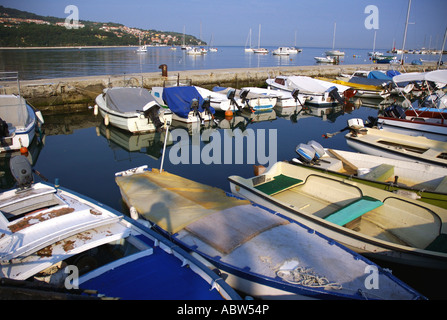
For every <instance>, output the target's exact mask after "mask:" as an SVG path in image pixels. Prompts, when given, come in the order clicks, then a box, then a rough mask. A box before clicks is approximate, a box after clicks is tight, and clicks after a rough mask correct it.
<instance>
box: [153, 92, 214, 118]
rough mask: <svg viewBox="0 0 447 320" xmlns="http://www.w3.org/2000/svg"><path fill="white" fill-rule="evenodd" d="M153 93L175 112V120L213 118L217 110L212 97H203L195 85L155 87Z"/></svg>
mask: <svg viewBox="0 0 447 320" xmlns="http://www.w3.org/2000/svg"><path fill="white" fill-rule="evenodd" d="M151 93H152V95H153V96H154V97H155V99H156V101H157V102H159V103H160V104H161V105H162V106H165V107H167V108H169V109H170V110H171V111H172V112H173V115H172V119H173V120H177V121H180V122H187V123H191V122H202V121H211V120H213V117H214V113H215V110H214V108H213V107H212V106H211V102H210V99H209V98H208V97H206V98H203V97H202V96H201V95H200V93H199V91H198V90H197V88H195V87H194V86H177V87H166V88H164V87H153V88H152V90H151Z"/></svg>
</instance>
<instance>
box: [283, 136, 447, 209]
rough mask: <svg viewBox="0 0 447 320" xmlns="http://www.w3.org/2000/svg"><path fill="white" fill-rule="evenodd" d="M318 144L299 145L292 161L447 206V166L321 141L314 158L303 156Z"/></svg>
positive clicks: (319, 170) (440, 205)
mask: <svg viewBox="0 0 447 320" xmlns="http://www.w3.org/2000/svg"><path fill="white" fill-rule="evenodd" d="M314 144H316V142H315V141H310V142H309V143H308V144H304V145H303V144H300V145H298V147H297V154H298V155H299V157H298V158H294V159H292V161H291V162H290V163H292V164H296V165H303V166H307V167H308V168H311V169H314V170H316V171H318V172H327V173H330V174H333V175H335V176H338V177H342V178H344V179H351V180H352V181H355V182H360V183H364V184H368V185H371V186H374V187H376V188H380V189H384V190H387V191H390V192H394V193H397V194H401V195H406V196H408V197H411V198H413V199H419V200H420V201H423V202H426V203H431V204H434V205H436V206H439V207H442V208H445V209H447V168H442V167H439V166H433V165H429V164H423V163H417V162H413V161H406V160H399V159H392V158H388V157H384V156H375V155H369V154H364V153H358V152H350V151H345V150H334V149H324V148H323V147H322V146H321V145H319V144H318V146H317V148H318V152H315V156H313V155H312V156H313V158H312V159H306V158H305V157H304V156H301V154H300V153H302V152H305V151H306V146H307V147H311V146H312V145H314ZM303 149H304V150H303ZM311 151H312V149H311Z"/></svg>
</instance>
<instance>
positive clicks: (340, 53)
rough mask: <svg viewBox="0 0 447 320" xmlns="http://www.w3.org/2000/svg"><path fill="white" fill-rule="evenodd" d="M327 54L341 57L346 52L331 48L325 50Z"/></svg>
mask: <svg viewBox="0 0 447 320" xmlns="http://www.w3.org/2000/svg"><path fill="white" fill-rule="evenodd" d="M325 53H326V55H327V56H333V57H334V56H335V57H341V56H344V55H345V53H344V52H343V51H340V50H329V51H326V52H325Z"/></svg>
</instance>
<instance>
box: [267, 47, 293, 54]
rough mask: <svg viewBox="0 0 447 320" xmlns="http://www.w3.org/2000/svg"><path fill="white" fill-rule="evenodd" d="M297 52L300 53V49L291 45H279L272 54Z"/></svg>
mask: <svg viewBox="0 0 447 320" xmlns="http://www.w3.org/2000/svg"><path fill="white" fill-rule="evenodd" d="M295 53H298V50H297V49H295V48H290V47H279V48H278V49H276V50H273V51H272V54H273V55H275V56H288V55H291V54H295Z"/></svg>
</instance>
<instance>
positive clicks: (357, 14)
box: [0, 0, 447, 49]
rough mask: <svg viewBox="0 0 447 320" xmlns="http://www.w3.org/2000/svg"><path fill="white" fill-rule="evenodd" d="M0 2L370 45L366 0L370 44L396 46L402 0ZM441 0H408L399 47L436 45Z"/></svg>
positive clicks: (217, 32)
mask: <svg viewBox="0 0 447 320" xmlns="http://www.w3.org/2000/svg"><path fill="white" fill-rule="evenodd" d="M0 4H1V5H3V6H5V7H9V8H16V9H20V10H24V11H29V12H33V13H36V14H40V15H44V16H56V17H61V18H64V17H67V16H68V14H65V13H64V9H65V7H66V6H67V5H76V6H77V7H78V9H79V18H80V19H81V20H90V21H100V22H118V23H122V24H124V25H127V26H129V27H137V28H143V29H156V30H162V31H176V32H183V27H185V29H186V33H187V34H192V35H194V36H196V37H199V36H200V30H202V40H204V41H206V42H209V41H210V39H211V36H213V38H214V45H216V46H218V45H242V46H243V45H245V42H246V39H247V36H248V32H249V29H250V28H251V29H252V44H253V45H254V46H257V44H258V29H259V24H261V46H280V45H294V43H295V32H296V34H297V46H303V47H305V46H317V47H332V37H333V31H334V23H335V22H336V24H337V29H336V42H335V46H336V47H338V48H371V47H372V45H373V39H374V30H368V29H366V28H365V24H364V22H365V19H366V18H367V17H368V15H369V14H365V13H364V11H365V8H366V6H368V5H375V6H376V7H377V8H378V12H379V29H378V30H377V37H376V48H377V49H389V48H391V47H392V45H393V41H395V43H396V47H397V48H401V47H402V40H403V33H404V28H405V20H406V15H407V8H408V0H338V1H334V0H224V1H215V0H62V1H61V0H0ZM446 13H447V1H446V0H412V6H411V12H410V20H409V22H410V23H411V24H410V25H409V26H408V36H407V44H406V46H405V47H406V48H420V47H423V46H424V45H425V47H428V46H429V45H430V43H431V47H432V48H435V47H436V48H438V49H440V48H441V46H442V41H443V38H444V32H445V29H446V27H447V19H446V16H445V14H446Z"/></svg>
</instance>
